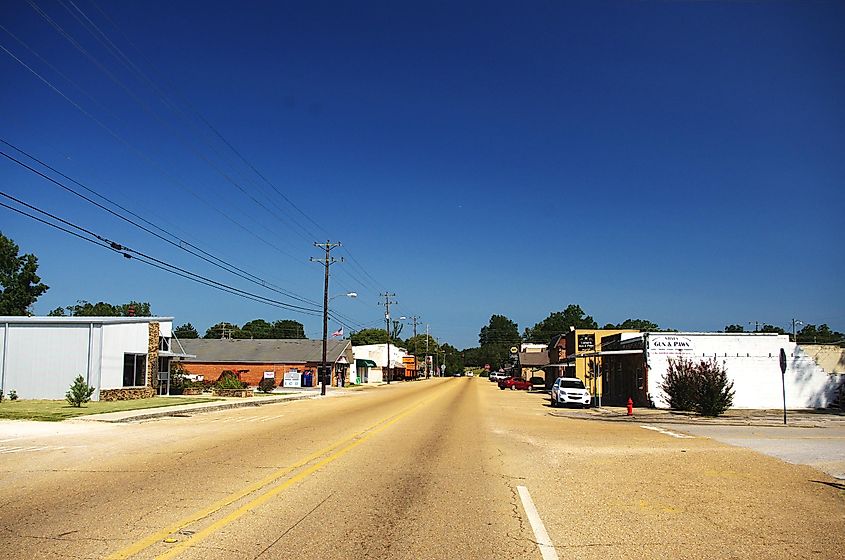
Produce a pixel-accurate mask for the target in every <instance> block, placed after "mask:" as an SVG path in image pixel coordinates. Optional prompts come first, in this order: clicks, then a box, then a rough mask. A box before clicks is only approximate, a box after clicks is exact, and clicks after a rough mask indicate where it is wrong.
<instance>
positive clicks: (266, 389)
mask: <svg viewBox="0 0 845 560" xmlns="http://www.w3.org/2000/svg"><path fill="white" fill-rule="evenodd" d="M275 388H276V380H275V379H273V378H272V377H265V378H264V379H262V380H261V381H260V382H259V383H258V390H259V391H261V392H262V393H271V392H272V391H273V389H275Z"/></svg>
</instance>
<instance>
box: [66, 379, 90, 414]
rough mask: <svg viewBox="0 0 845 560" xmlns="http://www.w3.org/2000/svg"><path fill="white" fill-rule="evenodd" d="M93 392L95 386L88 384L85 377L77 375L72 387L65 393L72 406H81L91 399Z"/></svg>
mask: <svg viewBox="0 0 845 560" xmlns="http://www.w3.org/2000/svg"><path fill="white" fill-rule="evenodd" d="M93 394H94V388H93V387H91V386H89V385H88V383H87V382H86V381H85V378H84V377H82V376H81V375H77V376H76V379H74V380H73V384H71V386H70V389H68V391H67V393H65V399H67V402H68V403H69V404H70V405H71V406H75V407H81V406H82V405H83V404H85V403H87V402H88V401H90V400H91V395H93Z"/></svg>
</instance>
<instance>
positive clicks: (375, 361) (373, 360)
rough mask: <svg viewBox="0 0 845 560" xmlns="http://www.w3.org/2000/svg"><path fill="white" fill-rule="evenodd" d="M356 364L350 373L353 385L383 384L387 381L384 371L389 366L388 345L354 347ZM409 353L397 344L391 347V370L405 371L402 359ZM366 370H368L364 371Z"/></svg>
mask: <svg viewBox="0 0 845 560" xmlns="http://www.w3.org/2000/svg"><path fill="white" fill-rule="evenodd" d="M352 355H353V356H354V358H355V360H354V362H355V364H354V367H353V368H352V370H351V371H350V373H349V375H350V379H351V380H352V383H381V382H383V381H385V380H386V377H385V375H384V369H385V366H386V365H387V344H362V345H361V346H353V347H352ZM407 355H408V352H407V351H406V350H405V349H404V348H401V347H397V346H396V345H395V344H391V345H390V368H391V369H392V370H394V371H395V370H397V369H401V370H403V371H404V369H405V364H404V363H403V362H402V358H404V357H405V356H407ZM364 368H366V369H364Z"/></svg>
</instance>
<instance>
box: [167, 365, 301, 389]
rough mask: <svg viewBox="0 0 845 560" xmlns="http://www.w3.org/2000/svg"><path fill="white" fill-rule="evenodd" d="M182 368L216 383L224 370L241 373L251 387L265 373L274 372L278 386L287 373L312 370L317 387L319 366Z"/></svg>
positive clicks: (195, 366) (255, 384)
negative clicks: (295, 370)
mask: <svg viewBox="0 0 845 560" xmlns="http://www.w3.org/2000/svg"><path fill="white" fill-rule="evenodd" d="M180 363H181V364H182V368H183V369H184V370H185V371H186V372H188V373H191V374H193V375H202V376H203V377H204V378H205V379H206V380H210V381H216V380H217V378H218V377H220V374H221V373H222V372H223V370H227V369H228V370H232V371H234V372H235V373H239V372H240V380H241V381H246V382H247V383H248V384H249V385H250V386H257V385H258V383H259V382H260V381H261V380H262V379H263V378H264V372H265V371H272V372H274V373H275V379H276V385H281V384H282V381H284V377H285V373H286V372H288V371H291V370H293V369H297V370H299V372H300V373H302V372H303V371H307V370H311V372H312V373H313V374H314V383H315V385H316V377H317V364H256V363H249V364H243V363H237V362H226V363H213V364H208V363H206V364H204V363H200V362H193V363H192V362H180ZM244 370H246V371H244Z"/></svg>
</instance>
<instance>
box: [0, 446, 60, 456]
mask: <svg viewBox="0 0 845 560" xmlns="http://www.w3.org/2000/svg"><path fill="white" fill-rule="evenodd" d="M60 449H64V446H58V445H30V446H27V447H19V446H14V445H0V455H2V454H6V453H28V452H32V451H58V450H60Z"/></svg>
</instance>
